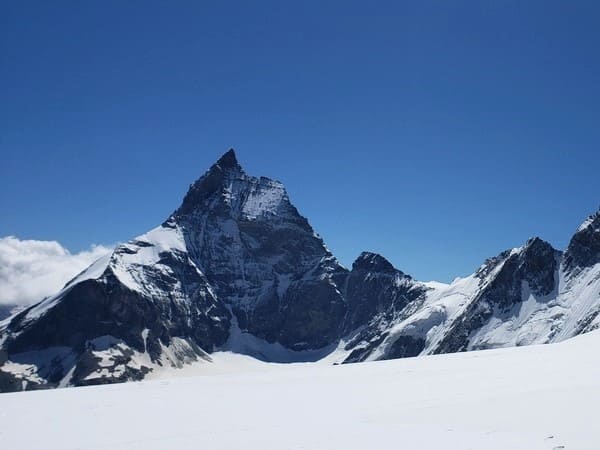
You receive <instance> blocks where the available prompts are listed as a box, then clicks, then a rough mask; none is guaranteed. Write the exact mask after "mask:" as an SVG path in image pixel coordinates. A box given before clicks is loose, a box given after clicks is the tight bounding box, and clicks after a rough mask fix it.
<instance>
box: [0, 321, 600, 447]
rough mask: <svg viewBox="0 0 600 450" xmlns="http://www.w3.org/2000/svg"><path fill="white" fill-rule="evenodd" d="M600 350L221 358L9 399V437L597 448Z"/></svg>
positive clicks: (92, 442)
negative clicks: (147, 376) (357, 358)
mask: <svg viewBox="0 0 600 450" xmlns="http://www.w3.org/2000/svg"><path fill="white" fill-rule="evenodd" d="M599 346H600V333H598V332H592V333H590V334H587V335H582V336H579V337H576V338H574V339H572V340H569V341H566V342H563V343H559V344H552V345H544V346H530V347H520V348H509V349H498V350H487V351H476V352H469V353H458V354H449V355H439V356H427V357H420V358H408V359H401V360H393V361H378V362H367V363H359V364H351V365H342V366H332V365H329V364H327V363H322V362H319V363H302V364H272V363H270V364H269V363H262V362H260V361H257V360H255V359H253V358H250V357H247V356H241V355H235V354H232V353H216V354H214V355H212V356H213V359H214V360H215V363H216V364H211V363H208V362H201V363H197V364H194V365H191V366H188V367H187V368H185V369H183V370H178V371H173V370H172V371H163V372H159V373H155V374H153V376H154V377H163V378H164V379H155V380H152V381H144V382H139V383H126V384H119V385H110V386H95V387H86V388H71V389H57V390H49V391H38V392H24V393H15V394H0V442H1V443H2V448H6V449H12V450H15V449H37V448H44V449H178V450H179V449H198V448H203V449H236V448H245V449H257V450H266V449H278V450H279V449H365V448H406V449H461V450H464V449H478V450H479V449H503V450H504V449H523V450H535V449H559V448H565V449H577V450H585V449H597V448H598V443H599V442H600V427H598V424H597V415H596V409H597V405H598V404H599V403H600V356H598V352H597V351H596V350H597V348H598V347H599ZM199 374H202V375H201V376H200V375H199ZM175 375H177V376H178V378H171V377H173V376H175Z"/></svg>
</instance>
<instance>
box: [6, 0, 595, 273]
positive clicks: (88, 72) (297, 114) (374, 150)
mask: <svg viewBox="0 0 600 450" xmlns="http://www.w3.org/2000/svg"><path fill="white" fill-rule="evenodd" d="M599 23H600V3H599V2H597V1H589V2H576V1H575V2H567V1H560V2H556V1H527V2H523V1H473V2H462V1H452V2H445V1H435V2H422V1H415V2H397V1H394V2H376V4H372V3H369V2H349V1H338V2H327V1H318V2H285V1H284V2H280V1H275V2H246V1H242V2H167V1H161V2H151V1H143V2H142V1H98V2H47V1H41V2H28V1H24V2H12V3H10V4H9V3H7V2H5V3H4V4H3V6H2V13H1V14H0V46H1V47H0V58H1V60H0V82H1V91H0V94H1V95H0V99H1V100H0V150H1V160H0V206H1V211H2V214H1V216H0V236H4V235H8V234H12V235H16V236H18V237H20V238H35V239H56V240H58V241H60V242H61V243H62V244H63V245H65V246H67V247H68V248H70V249H71V250H73V251H77V250H80V249H82V248H85V247H87V246H88V245H89V244H91V243H105V244H110V243H114V242H118V241H123V240H126V239H128V238H131V237H133V236H135V235H137V234H140V233H142V232H144V231H146V230H148V229H150V228H151V227H153V226H155V225H157V224H159V223H160V222H161V221H162V220H163V219H164V218H166V217H167V216H168V215H169V214H170V213H171V211H172V210H174V209H175V208H176V207H177V206H178V205H179V203H180V201H181V199H182V196H183V194H184V193H185V191H186V190H187V187H188V185H189V184H190V183H191V182H192V181H193V180H194V179H196V178H197V177H198V176H200V175H201V174H202V173H203V172H204V171H205V170H206V169H207V168H208V167H209V166H210V165H211V164H212V163H213V162H214V161H215V160H216V159H217V158H218V157H219V156H220V154H221V153H223V152H224V151H226V150H227V149H228V148H229V147H235V148H236V150H237V154H238V157H239V159H240V161H241V163H242V165H243V166H244V167H245V168H246V170H247V171H248V172H249V173H251V174H254V175H265V176H269V177H272V178H276V179H279V180H281V181H283V182H284V183H285V184H286V186H287V188H288V191H289V194H290V197H291V199H292V201H293V202H294V203H295V204H296V206H297V207H298V208H299V209H300V211H301V212H302V213H303V214H304V215H305V216H307V217H308V218H309V220H310V222H311V223H312V225H313V226H314V227H315V229H316V230H317V231H318V232H319V233H320V234H321V235H322V236H323V237H324V239H325V241H326V242H327V244H328V246H329V247H330V249H331V250H332V251H333V252H334V253H335V254H336V255H337V256H338V257H339V258H340V259H341V261H342V262H343V263H345V264H347V265H350V264H351V263H352V261H353V260H354V258H355V257H356V256H357V255H358V253H359V252H360V251H362V250H372V251H377V252H380V253H382V254H383V255H385V256H387V257H388V258H389V259H390V260H391V261H392V262H393V263H394V264H395V265H396V266H397V267H398V268H400V269H402V270H404V271H405V272H408V273H410V274H412V275H414V276H416V277H417V278H419V279H441V280H450V279H452V278H453V277H454V276H457V275H465V274H468V273H470V272H472V271H473V270H474V269H475V268H476V267H477V266H478V265H479V264H480V263H481V262H482V261H483V260H484V259H485V258H486V257H489V256H493V255H495V254H497V253H499V252H500V251H501V250H504V249H506V248H509V247H514V246H518V245H521V244H522V243H523V242H524V241H525V240H526V239H527V238H528V237H530V236H533V235H539V236H541V237H542V238H544V239H546V240H549V241H550V242H551V243H552V244H554V245H555V246H556V247H558V248H563V247H564V246H565V245H566V243H567V242H568V239H569V238H570V236H571V234H572V232H573V231H574V229H575V228H576V227H577V226H578V224H579V223H580V222H581V221H582V220H583V219H584V218H585V216H586V215H588V214H589V213H592V212H593V211H595V210H596V209H597V208H598V206H599V205H600V173H599V171H600V145H599V144H600V57H599V48H600V26H598V24H599Z"/></svg>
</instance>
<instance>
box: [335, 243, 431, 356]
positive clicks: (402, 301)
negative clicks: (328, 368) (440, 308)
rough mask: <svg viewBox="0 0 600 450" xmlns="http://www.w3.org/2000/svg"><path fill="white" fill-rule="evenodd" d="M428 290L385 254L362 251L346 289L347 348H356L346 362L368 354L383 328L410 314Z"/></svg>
mask: <svg viewBox="0 0 600 450" xmlns="http://www.w3.org/2000/svg"><path fill="white" fill-rule="evenodd" d="M426 291H427V288H426V287H425V286H424V285H422V284H421V283H418V282H415V281H414V280H413V279H412V278H411V277H409V276H408V275H405V274H404V273H402V272H401V271H399V270H397V269H395V268H394V266H392V264H391V263H390V262H389V261H387V260H386V259H385V258H383V257H382V256H380V255H377V254H374V253H369V252H364V253H362V254H361V255H360V256H359V257H358V259H357V260H356V261H355V262H354V264H353V265H352V271H351V272H350V274H349V275H348V277H347V281H346V284H345V289H344V294H345V298H346V301H347V303H348V313H347V315H346V318H345V324H344V327H345V328H344V330H345V333H346V334H347V335H350V336H351V338H350V339H349V342H348V343H347V344H346V349H348V350H349V349H354V350H353V351H352V353H351V354H350V355H349V356H348V357H347V358H346V360H345V361H344V362H357V361H363V360H364V359H365V358H367V357H368V356H369V355H370V354H371V352H372V351H373V349H375V348H376V347H377V346H378V345H379V344H380V343H381V342H382V341H383V339H384V338H385V333H384V334H382V332H381V330H382V329H386V328H387V326H388V325H389V324H391V323H392V322H394V321H397V320H400V319H401V318H402V317H405V316H408V315H410V313H411V312H413V311H414V310H415V309H416V308H417V307H418V305H419V304H420V303H421V301H422V300H423V298H424V295H425V293H426ZM356 330H358V332H355V331H356ZM353 332H355V333H353Z"/></svg>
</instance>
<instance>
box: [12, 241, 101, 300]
mask: <svg viewBox="0 0 600 450" xmlns="http://www.w3.org/2000/svg"><path fill="white" fill-rule="evenodd" d="M110 250H111V248H109V247H105V246H102V245H92V246H91V247H90V249H89V250H84V251H82V252H79V253H70V252H69V250H67V249H66V248H64V247H63V246H62V245H60V244H59V243H58V242H56V241H35V240H21V239H19V238H16V237H14V236H7V237H3V238H0V306H1V305H3V304H5V305H6V304H18V305H29V304H31V303H34V302H37V301H39V300H41V299H42V298H44V297H46V296H48V295H52V294H55V293H57V292H58V291H59V290H60V289H61V288H62V287H63V286H64V285H65V283H66V282H67V281H69V280H70V279H71V278H73V277H74V276H75V275H77V274H78V273H79V272H81V271H82V270H83V269H85V268H86V267H87V266H89V265H90V264H91V263H92V262H94V261H95V260H96V259H98V258H99V257H101V256H102V255H105V254H106V253H108V252H109V251H110Z"/></svg>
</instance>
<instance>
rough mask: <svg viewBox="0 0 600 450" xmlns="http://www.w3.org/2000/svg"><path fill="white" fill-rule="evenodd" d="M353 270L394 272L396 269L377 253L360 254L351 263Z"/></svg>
mask: <svg viewBox="0 0 600 450" xmlns="http://www.w3.org/2000/svg"><path fill="white" fill-rule="evenodd" d="M352 269H353V270H366V271H369V272H384V273H391V272H396V271H397V270H396V268H395V267H394V266H393V265H392V263H391V262H389V261H388V260H387V259H385V258H384V257H383V256H381V255H380V254H378V253H373V252H362V253H361V254H360V255H359V256H358V258H356V261H354V263H352Z"/></svg>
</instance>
